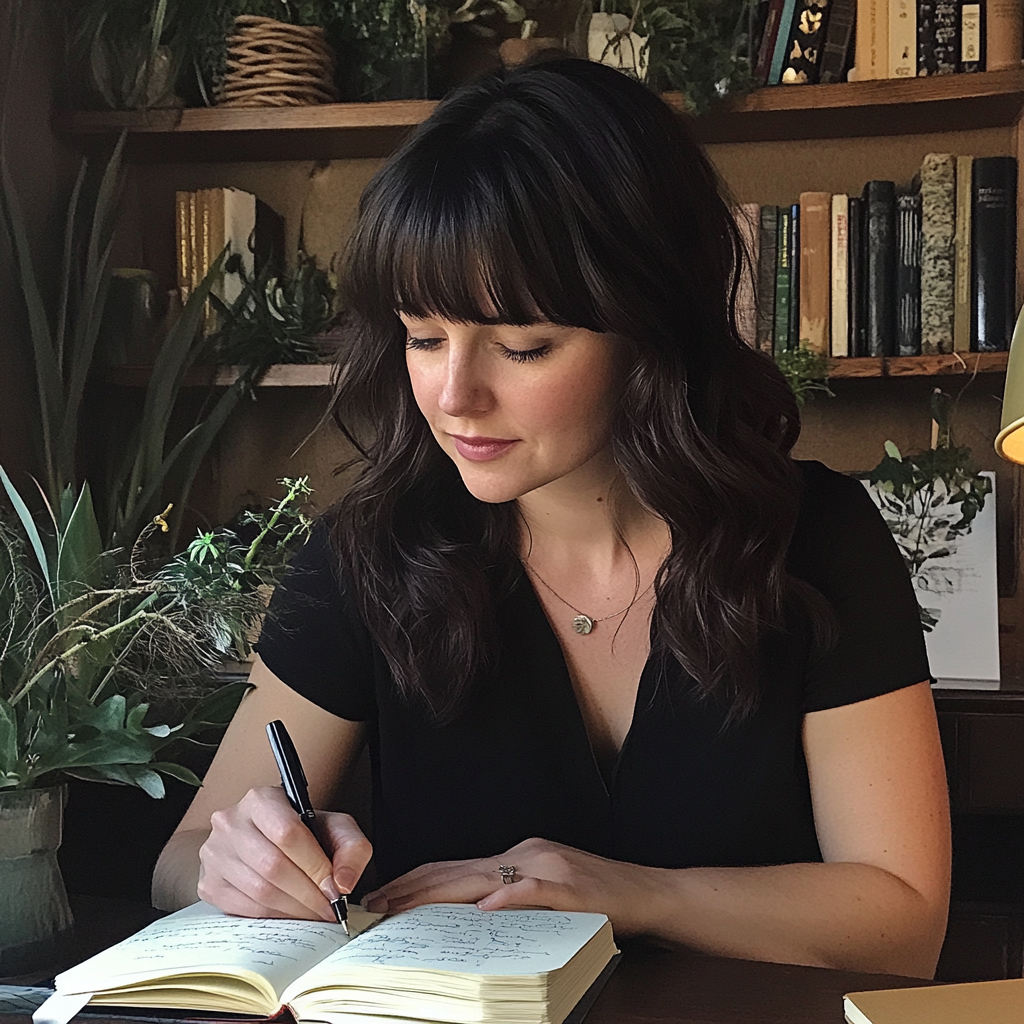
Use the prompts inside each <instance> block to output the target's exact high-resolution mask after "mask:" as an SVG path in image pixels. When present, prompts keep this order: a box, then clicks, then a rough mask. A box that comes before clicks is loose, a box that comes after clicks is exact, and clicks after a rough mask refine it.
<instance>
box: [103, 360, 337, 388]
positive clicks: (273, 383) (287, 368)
mask: <svg viewBox="0 0 1024 1024" xmlns="http://www.w3.org/2000/svg"><path fill="white" fill-rule="evenodd" d="M333 369H334V367H333V364H331V363H282V364H279V365H277V366H271V367H270V369H269V370H267V372H266V375H265V376H264V377H263V379H262V380H261V381H260V383H259V387H261V388H326V387H330V385H331V371H332V370H333ZM151 373H152V367H150V366H111V367H109V368H108V369H107V370H106V371H105V372H104V373H103V375H102V378H101V379H102V380H103V382H104V383H105V384H113V385H115V386H117V387H127V388H144V387H145V386H146V385H147V384H148V383H149V378H150V374H151ZM236 380H238V367H237V366H194V367H193V368H192V369H191V370H189V372H188V374H187V375H186V376H185V380H184V382H183V385H182V386H183V387H186V388H201V387H230V386H231V385H232V384H234V383H235V381H236Z"/></svg>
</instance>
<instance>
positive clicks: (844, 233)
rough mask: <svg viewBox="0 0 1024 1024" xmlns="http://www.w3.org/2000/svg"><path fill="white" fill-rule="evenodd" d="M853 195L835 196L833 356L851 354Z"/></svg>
mask: <svg viewBox="0 0 1024 1024" xmlns="http://www.w3.org/2000/svg"><path fill="white" fill-rule="evenodd" d="M849 213H850V198H849V196H846V195H834V196H833V197H832V294H831V313H832V319H831V323H832V336H831V345H830V349H829V350H830V353H831V354H832V355H833V356H838V357H842V356H848V355H849V354H850V310H849V280H850V277H849V275H850V235H849Z"/></svg>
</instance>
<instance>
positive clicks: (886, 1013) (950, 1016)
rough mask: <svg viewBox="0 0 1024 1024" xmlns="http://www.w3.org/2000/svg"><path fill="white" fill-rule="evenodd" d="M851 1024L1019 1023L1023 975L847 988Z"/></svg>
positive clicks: (1022, 1014) (1023, 1014) (845, 1005)
mask: <svg viewBox="0 0 1024 1024" xmlns="http://www.w3.org/2000/svg"><path fill="white" fill-rule="evenodd" d="M843 1012H844V1013H845V1014H846V1019H847V1020H848V1021H850V1024H1020V1022H1021V1021H1022V1020H1024V978H1009V979H1006V980H1004V981H973V982H967V983H966V984H962V985H928V986H927V987H925V986H922V987H920V988H893V989H880V990H878V991H875V992H849V993H847V994H846V996H844V997H843Z"/></svg>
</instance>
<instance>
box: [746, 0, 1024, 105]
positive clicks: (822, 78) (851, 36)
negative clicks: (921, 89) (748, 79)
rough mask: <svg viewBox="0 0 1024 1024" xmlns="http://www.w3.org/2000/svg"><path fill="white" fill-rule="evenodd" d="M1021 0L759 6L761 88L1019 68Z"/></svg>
mask: <svg viewBox="0 0 1024 1024" xmlns="http://www.w3.org/2000/svg"><path fill="white" fill-rule="evenodd" d="M1022 23H1024V9H1022V5H1021V3H1020V0H759V2H758V3H757V4H755V5H754V6H753V7H752V9H751V24H750V33H749V38H750V53H749V56H750V60H751V66H752V68H753V74H754V81H755V83H756V84H757V85H800V84H813V83H817V82H842V81H846V80H847V78H849V79H850V80H856V81H867V80H869V79H876V78H915V77H918V76H925V75H948V74H956V73H962V72H973V71H1001V70H1008V69H1011V68H1019V67H1020V66H1021V48H1022Z"/></svg>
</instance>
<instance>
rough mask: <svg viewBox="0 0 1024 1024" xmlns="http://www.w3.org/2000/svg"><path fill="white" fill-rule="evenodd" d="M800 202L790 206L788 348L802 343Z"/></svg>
mask: <svg viewBox="0 0 1024 1024" xmlns="http://www.w3.org/2000/svg"><path fill="white" fill-rule="evenodd" d="M800 226H801V225H800V204H799V203H794V204H793V205H792V206H791V207H790V208H789V331H788V332H787V337H786V348H797V347H798V345H799V344H800Z"/></svg>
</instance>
